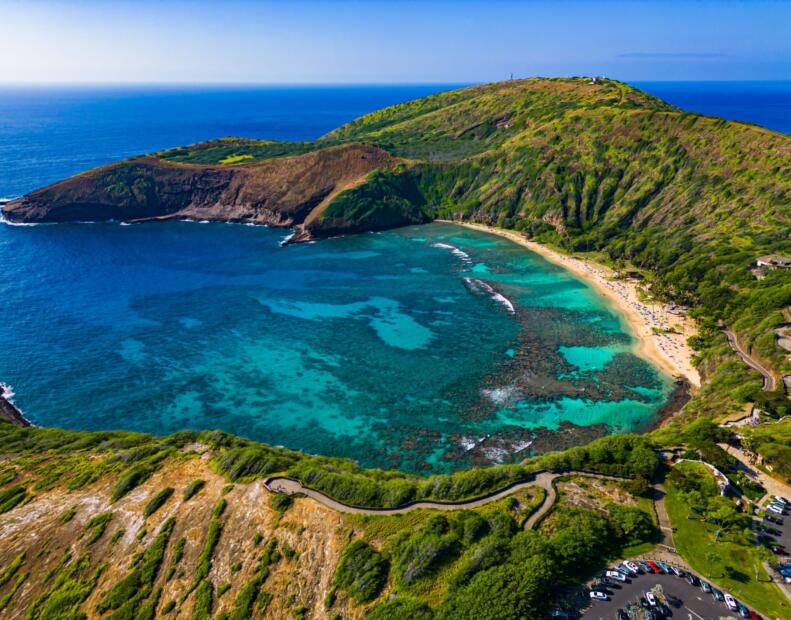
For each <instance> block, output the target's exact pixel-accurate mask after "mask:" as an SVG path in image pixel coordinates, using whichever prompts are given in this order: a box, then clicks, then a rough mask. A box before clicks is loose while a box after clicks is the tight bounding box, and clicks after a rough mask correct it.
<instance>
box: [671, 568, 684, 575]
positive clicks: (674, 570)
mask: <svg viewBox="0 0 791 620" xmlns="http://www.w3.org/2000/svg"><path fill="white" fill-rule="evenodd" d="M670 570H672V571H673V574H674V575H675V576H676V577H684V575H686V573H685V572H684V571H683V570H681V569H680V568H678V567H677V566H671V567H670Z"/></svg>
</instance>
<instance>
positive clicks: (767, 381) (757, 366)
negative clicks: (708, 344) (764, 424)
mask: <svg viewBox="0 0 791 620" xmlns="http://www.w3.org/2000/svg"><path fill="white" fill-rule="evenodd" d="M725 336H726V337H727V338H728V344H729V345H731V349H733V351H734V352H735V353H736V355H738V356H739V357H740V358H741V359H742V361H743V362H744V363H745V364H747V365H748V366H749V367H750V368H752V369H753V370H757V371H758V372H760V373H761V376H762V377H763V379H764V384H763V388H764V392H773V391H774V390H776V389H777V385H776V381H775V378H774V375H773V374H772V373H771V372H770V371H769V370H768V369H767V368H765V367H764V366H763V365H762V364H761V363H760V362H758V361H757V360H755V359H753V358H752V357H750V354H749V353H747V352H746V351H745V350H744V349H742V347H741V346H740V345H739V341H738V340H736V334H734V333H733V332H732V331H731V330H730V329H726V330H725Z"/></svg>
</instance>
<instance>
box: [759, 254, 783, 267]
mask: <svg viewBox="0 0 791 620" xmlns="http://www.w3.org/2000/svg"><path fill="white" fill-rule="evenodd" d="M757 260H758V261H760V262H762V263H767V264H770V265H784V266H791V258H788V257H787V256H781V255H780V254H766V255H764V256H759V257H758V259H757Z"/></svg>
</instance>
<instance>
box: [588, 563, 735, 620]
mask: <svg viewBox="0 0 791 620" xmlns="http://www.w3.org/2000/svg"><path fill="white" fill-rule="evenodd" d="M620 585H621V587H620V588H616V587H611V588H609V594H610V600H609V601H596V602H594V603H593V604H592V605H591V607H590V608H589V609H588V610H587V611H585V612H584V613H583V614H582V617H583V618H585V620H614V619H616V618H617V617H618V616H617V611H618V609H623V610H625V609H626V608H627V605H629V603H632V604H633V605H636V606H637V607H640V603H639V600H640V598H641V597H644V596H645V593H646V591H647V590H651V589H652V588H653V587H654V586H656V585H660V586H661V587H662V592H663V593H664V595H665V596H666V597H668V602H672V601H673V599H677V601H678V603H679V604H678V605H673V604H670V605H669V606H670V609H671V611H672V613H673V617H674V618H675V619H681V620H709V619H717V618H720V617H722V616H735V617H738V613H736V614H734V613H733V612H730V611H729V610H728V607H727V606H726V605H725V603H724V602H720V601H718V600H716V599H715V598H714V597H713V596H712V595H711V594H708V593H706V592H704V591H703V590H702V589H701V588H700V587H695V586H693V585H691V584H690V583H689V582H688V581H687V580H686V579H682V578H680V577H676V576H675V575H656V574H643V575H639V576H637V577H633V578H632V580H631V583H624V584H620Z"/></svg>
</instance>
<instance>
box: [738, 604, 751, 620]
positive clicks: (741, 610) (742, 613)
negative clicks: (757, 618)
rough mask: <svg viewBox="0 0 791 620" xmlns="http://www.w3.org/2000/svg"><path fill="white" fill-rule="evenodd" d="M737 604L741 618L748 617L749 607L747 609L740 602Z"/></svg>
mask: <svg viewBox="0 0 791 620" xmlns="http://www.w3.org/2000/svg"><path fill="white" fill-rule="evenodd" d="M738 605H739V615H740V616H741V617H742V618H749V617H750V610H749V609H747V608H746V607H745V606H744V605H742V604H741V603H739V604H738Z"/></svg>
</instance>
